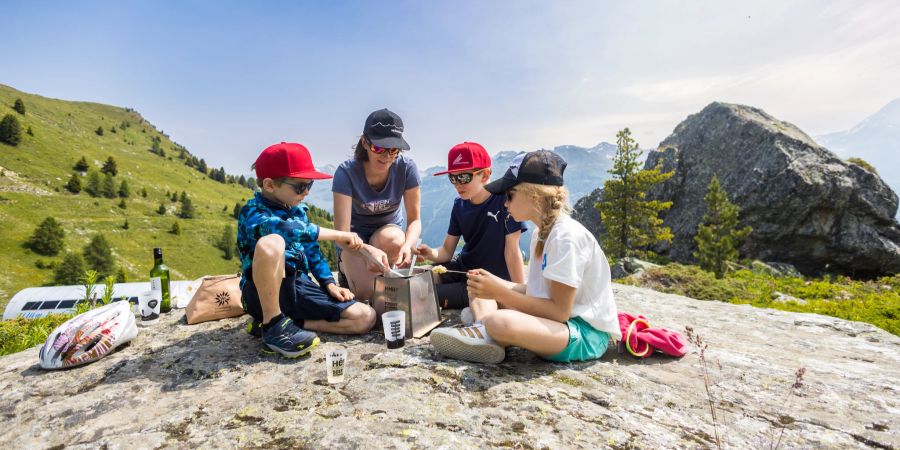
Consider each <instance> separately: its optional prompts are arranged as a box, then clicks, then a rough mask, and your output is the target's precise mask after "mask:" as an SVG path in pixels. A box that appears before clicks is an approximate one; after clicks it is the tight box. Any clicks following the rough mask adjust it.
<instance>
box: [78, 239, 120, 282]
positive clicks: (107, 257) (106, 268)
mask: <svg viewBox="0 0 900 450" xmlns="http://www.w3.org/2000/svg"><path fill="white" fill-rule="evenodd" d="M82 253H83V254H84V262H85V264H86V265H87V268H88V269H93V270H96V271H97V273H98V274H100V277H106V276H108V275H112V273H113V270H114V269H115V266H116V264H115V261H113V255H112V248H111V247H110V246H109V241H107V240H106V237H104V236H103V235H102V234H99V233H98V234H95V235H94V237H93V239H91V242H89V243H88V244H87V245H86V246H85V247H84V250H83V251H82Z"/></svg>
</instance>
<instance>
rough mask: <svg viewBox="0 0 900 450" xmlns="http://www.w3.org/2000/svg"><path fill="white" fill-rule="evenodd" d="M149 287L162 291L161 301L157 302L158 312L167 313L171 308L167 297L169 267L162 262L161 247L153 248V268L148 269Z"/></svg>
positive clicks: (170, 301)
mask: <svg viewBox="0 0 900 450" xmlns="http://www.w3.org/2000/svg"><path fill="white" fill-rule="evenodd" d="M150 289H151V290H154V291H162V296H161V298H162V302H160V304H159V312H161V313H167V312H169V311H171V310H172V300H171V298H170V297H169V267H168V266H166V265H165V264H163V257H162V249H161V248H159V247H156V248H154V249H153V268H152V269H150Z"/></svg>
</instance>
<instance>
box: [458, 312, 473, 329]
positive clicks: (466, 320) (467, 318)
mask: <svg viewBox="0 0 900 450" xmlns="http://www.w3.org/2000/svg"><path fill="white" fill-rule="evenodd" d="M459 321H460V322H462V324H463V326H464V327H471V326H472V324H473V323H475V316H474V315H473V314H472V308H469V307H465V308H463V310H462V311H460V312H459Z"/></svg>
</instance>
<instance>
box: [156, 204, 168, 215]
mask: <svg viewBox="0 0 900 450" xmlns="http://www.w3.org/2000/svg"><path fill="white" fill-rule="evenodd" d="M156 213H157V214H159V215H161V216H164V215H166V204H165V203H160V204H159V208H156Z"/></svg>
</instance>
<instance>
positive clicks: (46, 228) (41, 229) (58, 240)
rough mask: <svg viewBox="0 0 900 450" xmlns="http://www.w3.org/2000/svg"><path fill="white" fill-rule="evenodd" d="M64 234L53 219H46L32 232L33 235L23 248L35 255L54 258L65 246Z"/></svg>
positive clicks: (60, 226)
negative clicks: (28, 249)
mask: <svg viewBox="0 0 900 450" xmlns="http://www.w3.org/2000/svg"><path fill="white" fill-rule="evenodd" d="M65 238H66V232H65V231H63V228H62V225H60V224H59V222H57V221H56V219H54V218H53V217H48V218H46V219H44V221H43V222H41V224H40V225H38V226H37V228H35V230H34V234H32V235H31V237H30V238H29V239H28V240H27V241H26V242H25V246H26V247H28V248H30V249H31V250H33V251H34V252H35V253H38V254H41V255H46V256H55V255H58V254H59V252H60V251H61V250H62V249H63V246H64V245H65Z"/></svg>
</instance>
